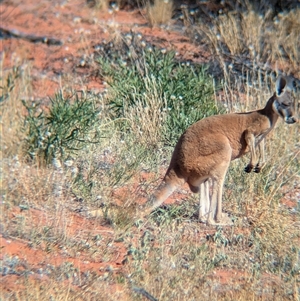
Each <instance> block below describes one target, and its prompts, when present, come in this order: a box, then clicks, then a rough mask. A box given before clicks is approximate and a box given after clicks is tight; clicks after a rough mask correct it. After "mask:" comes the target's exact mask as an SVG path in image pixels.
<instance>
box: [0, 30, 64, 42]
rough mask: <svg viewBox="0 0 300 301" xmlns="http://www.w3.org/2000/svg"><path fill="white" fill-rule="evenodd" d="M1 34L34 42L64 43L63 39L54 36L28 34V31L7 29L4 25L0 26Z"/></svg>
mask: <svg viewBox="0 0 300 301" xmlns="http://www.w3.org/2000/svg"><path fill="white" fill-rule="evenodd" d="M0 35H2V36H4V37H15V38H18V39H24V40H28V41H30V42H33V43H38V42H41V43H45V44H47V45H62V44H63V42H62V41H61V40H57V39H54V38H49V37H45V36H36V35H32V34H26V33H23V32H20V31H19V30H16V29H7V28H3V27H0Z"/></svg>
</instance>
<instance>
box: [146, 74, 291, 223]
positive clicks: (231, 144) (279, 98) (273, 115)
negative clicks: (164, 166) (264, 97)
mask: <svg viewBox="0 0 300 301" xmlns="http://www.w3.org/2000/svg"><path fill="white" fill-rule="evenodd" d="M279 116H281V117H282V118H284V120H285V122H287V123H294V122H296V118H295V116H294V102H293V99H292V96H291V85H290V83H289V78H285V77H279V78H278V79H277V81H276V93H274V95H273V96H272V97H271V98H270V99H269V100H268V102H267V104H266V106H265V107H264V108H263V109H261V110H257V111H252V112H246V113H233V114H225V115H215V116H210V117H207V118H204V119H202V120H199V121H198V122H196V123H194V124H193V125H191V126H190V127H189V128H188V129H187V130H186V131H185V133H184V134H183V135H182V136H181V137H180V139H179V141H178V143H177V145H176V146H175V149H174V152H173V155H172V159H171V162H170V166H169V168H168V170H167V172H166V175H165V177H164V180H163V182H162V184H161V185H160V186H159V188H158V189H157V191H156V192H155V193H154V195H153V196H152V197H151V198H150V200H149V201H148V202H147V204H146V206H145V208H144V210H143V214H144V215H146V214H148V213H150V212H151V211H152V210H153V209H155V208H156V207H158V206H159V205H161V204H162V203H163V202H164V201H165V200H166V199H167V198H168V197H169V195H170V194H171V193H172V192H173V191H174V190H175V189H176V188H178V187H180V186H181V185H182V184H183V183H185V182H187V183H188V184H189V187H190V189H191V191H192V192H195V193H196V192H199V191H200V210H199V218H200V219H201V220H202V221H204V222H207V223H208V224H211V225H216V224H230V223H231V221H230V219H229V218H228V216H226V215H224V214H222V189H223V183H224V179H225V175H226V173H227V170H228V167H229V164H230V161H231V160H234V159H237V158H240V157H241V156H243V155H244V154H246V153H248V152H250V162H249V164H248V165H247V166H246V167H245V171H246V172H251V171H252V170H253V171H255V172H260V170H261V169H262V168H263V166H264V164H265V158H264V139H265V136H266V135H267V134H268V133H269V132H270V131H271V130H272V129H273V128H274V126H275V123H276V121H277V119H278V117H279ZM257 147H258V150H259V154H260V155H259V156H258V155H257V154H256V148H257ZM209 183H211V184H212V193H211V194H210V192H209Z"/></svg>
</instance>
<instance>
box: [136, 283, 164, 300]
mask: <svg viewBox="0 0 300 301" xmlns="http://www.w3.org/2000/svg"><path fill="white" fill-rule="evenodd" d="M132 289H133V290H134V291H135V292H136V293H138V294H141V295H143V296H144V297H146V298H147V299H148V300H150V301H158V299H156V298H154V297H153V296H152V295H150V294H149V293H148V292H147V291H146V290H144V289H143V288H140V287H136V286H134V287H133V288H132Z"/></svg>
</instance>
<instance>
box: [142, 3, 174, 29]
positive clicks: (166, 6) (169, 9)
mask: <svg viewBox="0 0 300 301" xmlns="http://www.w3.org/2000/svg"><path fill="white" fill-rule="evenodd" d="M172 15H173V0H154V3H153V5H152V4H150V1H149V2H148V1H147V2H146V16H147V19H148V21H149V23H150V25H151V26H155V25H162V24H164V25H166V24H168V23H169V22H170V21H171V19H172Z"/></svg>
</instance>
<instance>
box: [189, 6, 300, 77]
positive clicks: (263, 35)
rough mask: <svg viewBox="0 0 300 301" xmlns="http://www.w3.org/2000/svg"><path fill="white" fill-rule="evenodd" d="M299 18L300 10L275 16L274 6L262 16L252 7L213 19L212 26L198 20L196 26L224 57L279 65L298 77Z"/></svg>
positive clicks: (213, 49) (262, 64)
mask: <svg viewBox="0 0 300 301" xmlns="http://www.w3.org/2000/svg"><path fill="white" fill-rule="evenodd" d="M299 20H300V9H294V10H291V11H289V12H283V13H280V14H279V15H278V16H276V17H275V18H272V10H271V9H270V10H269V11H268V12H266V14H264V15H262V14H259V13H258V12H255V11H253V10H251V7H249V8H248V10H244V11H241V12H238V11H231V12H229V13H227V14H223V15H220V16H219V17H217V18H214V19H212V20H211V21H212V26H211V24H209V23H205V22H201V19H199V21H198V22H197V25H195V26H194V29H195V30H197V31H199V32H200V34H201V35H204V36H206V39H207V40H206V41H208V42H209V44H210V45H209V49H210V50H211V51H212V52H213V53H216V54H218V55H219V56H221V57H222V56H223V55H224V54H226V55H228V54H229V55H231V56H236V57H242V58H243V59H244V61H243V63H244V64H247V63H248V64H249V62H250V63H251V64H254V65H259V66H261V67H262V66H264V65H265V66H268V67H270V66H273V69H274V68H275V66H276V68H279V69H285V72H286V73H290V72H292V73H293V74H295V75H296V76H299V46H300V44H299V43H300V42H299V39H298V38H297V37H298V36H299V34H300V32H299V28H300V24H299ZM221 60H222V59H221ZM232 61H234V60H232ZM287 65H288V67H287Z"/></svg>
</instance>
